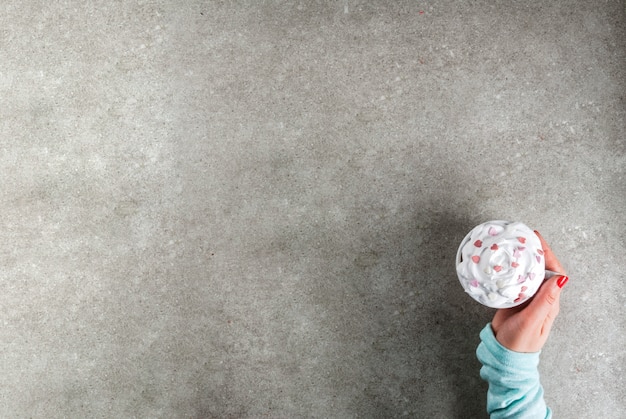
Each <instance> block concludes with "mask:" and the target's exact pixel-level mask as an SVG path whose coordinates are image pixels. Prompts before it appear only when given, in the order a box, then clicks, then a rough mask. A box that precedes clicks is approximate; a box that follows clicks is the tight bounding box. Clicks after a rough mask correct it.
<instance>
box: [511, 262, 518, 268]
mask: <svg viewBox="0 0 626 419" xmlns="http://www.w3.org/2000/svg"><path fill="white" fill-rule="evenodd" d="M511 266H512V267H514V268H517V267H518V266H519V263H517V262H511Z"/></svg>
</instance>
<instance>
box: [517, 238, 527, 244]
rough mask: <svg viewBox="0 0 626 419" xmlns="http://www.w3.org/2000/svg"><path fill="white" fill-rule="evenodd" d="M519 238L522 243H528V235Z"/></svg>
mask: <svg viewBox="0 0 626 419" xmlns="http://www.w3.org/2000/svg"><path fill="white" fill-rule="evenodd" d="M517 240H519V242H520V243H522V244H524V243H526V237H518V238H517Z"/></svg>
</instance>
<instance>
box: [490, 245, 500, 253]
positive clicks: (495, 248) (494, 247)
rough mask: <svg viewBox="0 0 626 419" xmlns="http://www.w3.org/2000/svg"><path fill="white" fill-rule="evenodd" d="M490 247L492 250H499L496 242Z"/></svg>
mask: <svg viewBox="0 0 626 419" xmlns="http://www.w3.org/2000/svg"><path fill="white" fill-rule="evenodd" d="M490 249H491V250H494V251H495V250H498V245H497V244H495V243H494V244H493V245H491V248H490Z"/></svg>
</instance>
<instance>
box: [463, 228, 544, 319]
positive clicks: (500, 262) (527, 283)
mask: <svg viewBox="0 0 626 419" xmlns="http://www.w3.org/2000/svg"><path fill="white" fill-rule="evenodd" d="M543 256H544V252H543V249H542V248H541V242H540V241H539V238H538V237H537V235H536V234H535V233H534V232H533V231H532V230H531V229H530V228H528V227H527V226H526V225H525V224H523V223H520V222H509V221H499V220H497V221H489V222H486V223H483V224H480V225H478V226H476V227H475V228H474V229H472V231H470V232H469V233H468V235H467V236H465V238H464V239H463V241H462V242H461V245H460V246H459V250H458V252H457V256H456V271H457V274H458V276H459V280H460V281H461V284H462V285H463V288H464V289H465V291H466V292H467V293H468V294H469V295H471V296H472V298H474V299H475V300H476V301H478V302H480V303H481V304H484V305H486V306H488V307H493V308H509V307H514V306H517V305H519V304H522V303H523V302H524V301H526V300H528V299H529V298H530V297H532V296H533V295H534V294H535V293H536V292H537V290H538V289H539V286H540V285H541V283H542V281H543V279H544V276H545V260H544V257H543Z"/></svg>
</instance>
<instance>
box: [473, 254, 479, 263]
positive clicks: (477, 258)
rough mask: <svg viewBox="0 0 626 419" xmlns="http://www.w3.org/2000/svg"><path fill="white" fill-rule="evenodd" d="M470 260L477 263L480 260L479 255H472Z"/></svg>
mask: <svg viewBox="0 0 626 419" xmlns="http://www.w3.org/2000/svg"><path fill="white" fill-rule="evenodd" d="M472 260H473V261H474V263H478V262H480V256H472Z"/></svg>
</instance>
